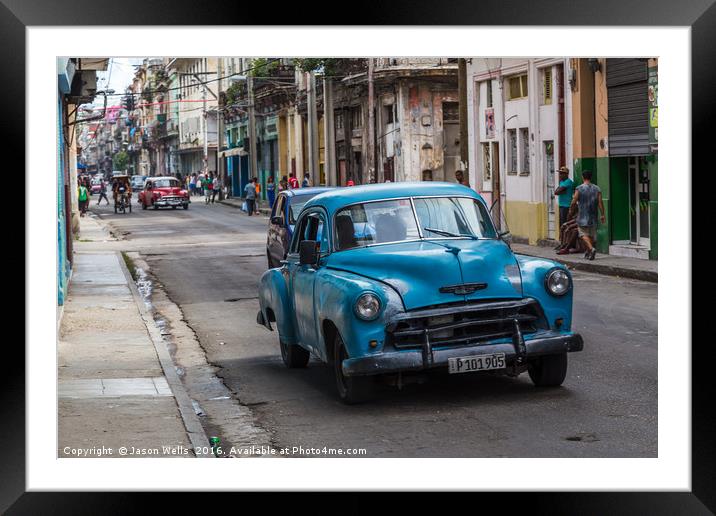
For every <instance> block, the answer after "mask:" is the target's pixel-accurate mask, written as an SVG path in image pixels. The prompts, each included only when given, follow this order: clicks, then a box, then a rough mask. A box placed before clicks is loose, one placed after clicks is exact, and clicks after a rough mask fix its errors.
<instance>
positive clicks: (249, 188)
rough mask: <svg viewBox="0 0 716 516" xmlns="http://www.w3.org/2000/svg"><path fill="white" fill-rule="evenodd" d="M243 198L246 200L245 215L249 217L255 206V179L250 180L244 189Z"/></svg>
mask: <svg viewBox="0 0 716 516" xmlns="http://www.w3.org/2000/svg"><path fill="white" fill-rule="evenodd" d="M244 197H245V198H246V213H248V214H249V217H250V216H252V215H253V214H254V209H255V207H254V205H255V204H256V178H255V177H254V178H252V179H251V181H250V182H249V184H247V185H246V186H245V187H244Z"/></svg>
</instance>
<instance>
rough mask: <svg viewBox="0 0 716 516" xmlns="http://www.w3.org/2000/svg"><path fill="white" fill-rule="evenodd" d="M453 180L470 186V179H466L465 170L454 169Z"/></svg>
mask: <svg viewBox="0 0 716 516" xmlns="http://www.w3.org/2000/svg"><path fill="white" fill-rule="evenodd" d="M455 180H456V181H457V182H458V183H460V184H461V185H463V186H467V187H468V188H470V181H468V180H467V178H466V177H465V172H463V171H462V170H456V171H455Z"/></svg>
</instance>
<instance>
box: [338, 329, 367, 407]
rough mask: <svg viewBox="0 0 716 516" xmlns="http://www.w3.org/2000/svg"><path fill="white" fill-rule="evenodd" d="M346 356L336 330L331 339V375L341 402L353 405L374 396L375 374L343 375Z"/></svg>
mask: <svg viewBox="0 0 716 516" xmlns="http://www.w3.org/2000/svg"><path fill="white" fill-rule="evenodd" d="M346 358H348V353H347V352H346V347H345V344H343V339H342V338H341V336H340V335H339V334H338V332H336V338H335V339H334V341H333V359H332V364H331V365H332V369H333V376H334V378H335V380H336V388H337V391H338V397H339V398H340V399H341V401H342V402H343V403H346V404H347V405H353V404H355V403H361V402H364V401H368V400H370V399H372V398H373V397H374V396H375V389H376V381H375V376H344V375H343V361H344V360H345V359H346Z"/></svg>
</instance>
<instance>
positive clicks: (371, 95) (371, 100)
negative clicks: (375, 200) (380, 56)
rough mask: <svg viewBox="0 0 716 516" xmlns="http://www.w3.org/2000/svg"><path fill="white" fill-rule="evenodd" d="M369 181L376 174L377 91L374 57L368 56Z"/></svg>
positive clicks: (371, 181)
mask: <svg viewBox="0 0 716 516" xmlns="http://www.w3.org/2000/svg"><path fill="white" fill-rule="evenodd" d="M367 150H368V182H369V183H373V182H375V181H377V178H376V176H375V92H374V91H373V58H372V57H369V58H368V145H367Z"/></svg>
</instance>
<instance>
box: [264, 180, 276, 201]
mask: <svg viewBox="0 0 716 516" xmlns="http://www.w3.org/2000/svg"><path fill="white" fill-rule="evenodd" d="M266 196H267V197H268V202H269V209H271V208H273V202H274V201H275V200H276V183H274V182H273V175H270V176H269V177H268V181H267V182H266Z"/></svg>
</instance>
